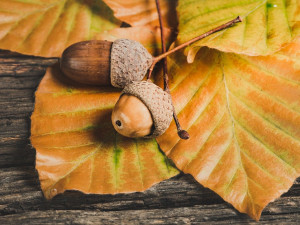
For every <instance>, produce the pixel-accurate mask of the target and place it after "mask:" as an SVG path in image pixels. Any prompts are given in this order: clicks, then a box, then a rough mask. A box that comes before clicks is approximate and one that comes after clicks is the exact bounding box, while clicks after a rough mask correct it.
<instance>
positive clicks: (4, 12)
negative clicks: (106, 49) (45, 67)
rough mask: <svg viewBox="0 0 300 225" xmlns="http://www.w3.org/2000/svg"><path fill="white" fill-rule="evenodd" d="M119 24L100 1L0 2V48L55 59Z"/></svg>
mask: <svg viewBox="0 0 300 225" xmlns="http://www.w3.org/2000/svg"><path fill="white" fill-rule="evenodd" d="M120 24H121V22H120V21H118V20H117V19H115V18H114V17H113V14H112V11H111V10H110V9H109V8H108V7H107V6H106V5H105V4H104V3H103V2H102V1H101V0H90V1H75V0H43V1H40V0H29V1H19V0H18V1H11V0H1V1H0V48H2V49H8V50H11V51H17V52H20V53H23V54H30V55H37V56H47V57H51V56H55V57H57V56H60V55H61V53H62V52H63V50H64V49H65V48H66V47H68V46H69V45H71V44H73V43H75V42H78V41H83V40H90V39H94V38H95V36H97V35H98V34H99V33H102V32H103V31H106V30H111V29H113V28H116V27H119V26H120Z"/></svg>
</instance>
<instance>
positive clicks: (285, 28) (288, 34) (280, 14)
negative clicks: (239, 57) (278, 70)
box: [177, 0, 300, 56]
mask: <svg viewBox="0 0 300 225" xmlns="http://www.w3.org/2000/svg"><path fill="white" fill-rule="evenodd" d="M177 11H178V14H179V28H178V29H179V34H178V43H183V42H186V41H187V40H190V39H192V38H194V37H196V36H199V35H200V34H202V33H205V32H207V31H209V30H211V29H213V28H215V27H217V26H219V25H221V24H224V23H226V22H227V21H229V20H231V19H234V18H235V17H237V16H238V15H240V16H241V17H242V18H243V22H242V23H239V24H236V25H235V26H234V27H231V28H229V29H227V30H223V31H221V32H218V33H216V34H214V35H212V36H210V37H208V38H205V39H203V40H201V41H199V42H197V43H195V44H194V45H192V46H193V48H190V54H192V55H195V53H194V52H197V51H198V50H199V48H197V46H208V47H211V48H216V49H218V50H221V51H224V52H234V53H240V54H247V55H251V56H255V55H267V54H271V53H274V52H276V51H278V50H279V49H280V48H281V47H282V46H284V45H285V44H287V43H289V42H290V41H291V40H292V39H293V38H295V37H296V36H297V35H299V34H300V13H299V12H300V3H299V0H285V1H281V0H280V1H279V0H234V1H223V0H203V1H194V0H184V1H183V0H179V3H178V7H177ZM193 51H194V52H193Z"/></svg>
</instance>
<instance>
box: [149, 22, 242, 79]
mask: <svg viewBox="0 0 300 225" xmlns="http://www.w3.org/2000/svg"><path fill="white" fill-rule="evenodd" d="M238 22H242V18H241V17H240V16H238V17H237V18H235V19H233V20H231V21H229V22H227V23H225V24H223V25H221V26H218V27H216V28H214V29H212V30H210V31H208V32H206V33H204V34H201V35H200V36H198V37H195V38H193V39H191V40H189V41H187V42H185V43H183V44H181V45H178V46H177V47H175V48H173V49H171V50H169V51H167V52H165V53H162V54H161V55H159V56H156V57H154V58H153V62H152V64H151V67H150V69H149V74H148V79H150V77H151V74H152V71H153V68H154V66H155V65H156V63H158V62H159V61H160V60H162V59H164V58H166V57H167V56H168V55H170V54H172V53H174V52H176V51H178V50H180V49H182V48H184V47H187V46H188V45H190V44H192V43H194V42H196V41H199V40H201V39H203V38H205V37H207V36H209V35H211V34H213V33H216V32H218V31H221V30H224V29H226V28H228V27H230V26H232V25H233V24H235V23H238Z"/></svg>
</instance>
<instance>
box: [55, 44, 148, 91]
mask: <svg viewBox="0 0 300 225" xmlns="http://www.w3.org/2000/svg"><path fill="white" fill-rule="evenodd" d="M152 62H153V57H152V56H151V54H150V53H149V52H148V51H147V50H146V49H145V48H144V46H143V45H141V44H140V43H139V42H137V41H133V40H128V39H118V40H116V41H114V42H110V41H101V40H91V41H82V42H78V43H75V44H73V45H71V46H69V47H68V48H66V49H65V50H64V52H63V54H62V56H61V59H60V68H61V70H62V72H63V73H64V74H65V75H66V76H67V77H68V78H70V79H72V80H74V81H76V82H78V83H83V84H91V85H99V86H110V85H112V86H114V87H118V88H123V87H124V86H125V85H126V84H128V83H130V82H131V81H140V80H142V79H143V77H144V76H145V75H146V73H147V70H148V69H149V67H150V66H151V64H152Z"/></svg>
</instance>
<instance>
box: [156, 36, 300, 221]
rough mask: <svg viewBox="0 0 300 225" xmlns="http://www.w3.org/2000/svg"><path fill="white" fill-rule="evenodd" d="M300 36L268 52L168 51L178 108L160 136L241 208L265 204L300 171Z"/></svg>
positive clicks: (181, 164)
mask: <svg viewBox="0 0 300 225" xmlns="http://www.w3.org/2000/svg"><path fill="white" fill-rule="evenodd" d="M299 50H300V38H298V39H297V40H295V41H294V42H293V43H291V44H289V45H288V46H287V47H286V48H285V49H284V50H282V51H280V52H278V53H276V54H274V55H270V56H258V57H250V56H245V55H237V54H233V53H222V52H219V51H217V50H212V49H208V48H206V47H204V48H201V49H200V51H199V53H198V55H197V57H196V59H195V62H194V63H193V64H187V63H186V59H185V57H184V56H183V55H182V54H178V56H176V57H175V56H174V57H172V58H171V59H170V64H171V66H170V69H169V74H170V75H172V79H171V80H170V82H171V83H170V88H171V93H172V97H173V100H174V104H175V108H176V112H177V113H178V116H179V120H180V122H181V125H182V127H184V128H185V129H187V130H188V132H189V134H190V139H189V140H188V141H186V140H180V139H179V137H178V136H177V134H176V127H175V124H174V123H172V124H171V126H170V127H169V129H168V130H167V132H166V133H165V134H164V135H163V136H161V137H159V138H158V139H157V140H158V143H159V145H160V147H161V149H162V150H163V151H164V152H165V153H166V155H167V156H168V157H169V158H171V159H172V160H173V162H174V163H175V165H176V166H177V167H178V168H179V169H180V170H182V171H183V172H185V173H190V174H192V175H193V176H194V178H195V179H196V180H197V181H198V182H199V183H201V184H202V185H204V186H205V187H208V188H210V189H212V190H213V191H215V192H216V193H218V194H219V195H220V196H221V197H222V198H223V199H224V200H225V201H227V202H229V203H231V204H232V205H233V206H234V207H235V208H236V209H237V210H239V211H240V212H245V213H247V214H249V215H250V216H251V217H253V218H254V219H257V220H258V219H259V217H260V214H261V211H262V210H263V208H264V207H265V206H266V205H267V204H268V203H269V202H270V201H273V200H274V199H276V198H278V197H279V196H280V195H281V194H282V193H284V192H286V191H288V189H289V188H290V187H291V185H292V184H293V182H294V180H295V179H296V178H297V177H298V176H299V175H300V60H299V59H300V58H299V52H300V51H299Z"/></svg>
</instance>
